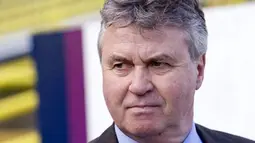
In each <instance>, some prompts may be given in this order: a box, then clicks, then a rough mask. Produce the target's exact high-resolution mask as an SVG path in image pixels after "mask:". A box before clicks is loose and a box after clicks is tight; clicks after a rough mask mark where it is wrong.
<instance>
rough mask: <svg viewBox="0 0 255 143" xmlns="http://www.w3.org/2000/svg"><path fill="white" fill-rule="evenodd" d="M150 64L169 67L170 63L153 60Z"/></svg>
mask: <svg viewBox="0 0 255 143" xmlns="http://www.w3.org/2000/svg"><path fill="white" fill-rule="evenodd" d="M150 66H152V67H157V68H160V67H168V66H170V65H169V64H168V63H164V62H157V61H153V62H151V64H150Z"/></svg>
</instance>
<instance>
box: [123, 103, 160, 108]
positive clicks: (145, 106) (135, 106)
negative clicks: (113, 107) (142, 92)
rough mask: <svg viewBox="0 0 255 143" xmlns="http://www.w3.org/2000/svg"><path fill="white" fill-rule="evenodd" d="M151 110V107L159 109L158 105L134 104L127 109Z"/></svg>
mask: <svg viewBox="0 0 255 143" xmlns="http://www.w3.org/2000/svg"><path fill="white" fill-rule="evenodd" d="M149 107H151V108H153V107H160V105H159V104H134V105H130V106H128V107H127V108H149Z"/></svg>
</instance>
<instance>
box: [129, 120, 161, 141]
mask: <svg viewBox="0 0 255 143" xmlns="http://www.w3.org/2000/svg"><path fill="white" fill-rule="evenodd" d="M164 127H165V126H163V125H162V123H159V121H157V122H155V121H134V122H131V123H129V124H127V126H126V127H125V130H126V131H127V132H128V133H130V134H132V135H135V136H138V137H146V136H153V135H158V134H160V133H162V132H163V131H164Z"/></svg>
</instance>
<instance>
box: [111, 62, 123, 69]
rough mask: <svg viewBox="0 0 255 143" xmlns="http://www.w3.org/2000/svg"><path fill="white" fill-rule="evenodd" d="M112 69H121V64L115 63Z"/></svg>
mask: <svg viewBox="0 0 255 143" xmlns="http://www.w3.org/2000/svg"><path fill="white" fill-rule="evenodd" d="M113 68H117V69H121V68H123V63H116V64H114V65H113Z"/></svg>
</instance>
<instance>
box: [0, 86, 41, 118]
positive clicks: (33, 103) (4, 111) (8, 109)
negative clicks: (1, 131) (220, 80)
mask: <svg viewBox="0 0 255 143" xmlns="http://www.w3.org/2000/svg"><path fill="white" fill-rule="evenodd" d="M38 102H39V101H38V96H37V93H36V91H35V90H29V91H26V92H22V93H19V94H16V95H12V96H9V97H6V98H3V99H0V122H1V121H6V120H9V119H12V118H16V117H18V116H21V115H24V114H26V113H30V112H33V111H35V110H36V108H37V106H38Z"/></svg>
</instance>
